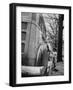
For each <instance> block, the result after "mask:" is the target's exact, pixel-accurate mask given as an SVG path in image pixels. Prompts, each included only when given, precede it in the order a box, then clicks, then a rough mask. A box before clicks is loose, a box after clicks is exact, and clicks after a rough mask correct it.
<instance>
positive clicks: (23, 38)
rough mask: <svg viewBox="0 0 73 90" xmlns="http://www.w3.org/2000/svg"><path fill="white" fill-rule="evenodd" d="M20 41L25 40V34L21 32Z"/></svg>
mask: <svg viewBox="0 0 73 90" xmlns="http://www.w3.org/2000/svg"><path fill="white" fill-rule="evenodd" d="M21 39H22V40H26V32H22V35H21Z"/></svg>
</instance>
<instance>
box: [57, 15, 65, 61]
mask: <svg viewBox="0 0 73 90" xmlns="http://www.w3.org/2000/svg"><path fill="white" fill-rule="evenodd" d="M63 19H64V15H59V32H58V56H57V62H60V61H62V37H63Z"/></svg>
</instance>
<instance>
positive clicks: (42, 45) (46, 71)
mask: <svg viewBox="0 0 73 90" xmlns="http://www.w3.org/2000/svg"><path fill="white" fill-rule="evenodd" d="M63 23H64V15H63V14H55V13H47V14H46V13H30V12H21V60H22V61H21V62H22V66H21V74H22V75H21V76H22V77H31V76H58V75H64V39H63V35H64V34H63V31H64V24H63Z"/></svg>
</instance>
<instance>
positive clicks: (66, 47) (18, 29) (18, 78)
mask: <svg viewBox="0 0 73 90" xmlns="http://www.w3.org/2000/svg"><path fill="white" fill-rule="evenodd" d="M21 12H35V13H37V12H38V13H58V14H64V76H49V77H46V76H44V77H29V78H27V77H26V78H22V77H21V49H20V48H21ZM68 80H69V10H67V9H52V8H32V7H19V6H17V7H16V84H27V83H38V82H57V81H68Z"/></svg>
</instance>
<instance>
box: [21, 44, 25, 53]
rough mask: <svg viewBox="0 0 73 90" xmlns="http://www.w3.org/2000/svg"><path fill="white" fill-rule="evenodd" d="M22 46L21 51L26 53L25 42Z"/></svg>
mask: <svg viewBox="0 0 73 90" xmlns="http://www.w3.org/2000/svg"><path fill="white" fill-rule="evenodd" d="M21 47H22V48H21V51H22V53H24V50H25V43H22V44H21Z"/></svg>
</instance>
